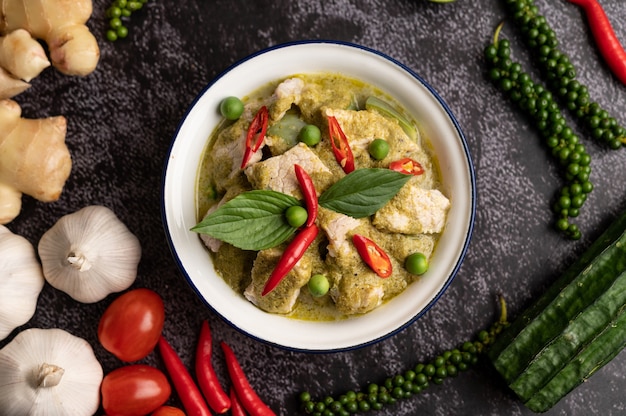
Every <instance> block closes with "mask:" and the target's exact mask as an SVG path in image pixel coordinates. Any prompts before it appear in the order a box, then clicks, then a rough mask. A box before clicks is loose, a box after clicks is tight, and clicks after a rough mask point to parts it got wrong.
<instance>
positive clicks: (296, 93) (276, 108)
mask: <svg viewBox="0 0 626 416" xmlns="http://www.w3.org/2000/svg"><path fill="white" fill-rule="evenodd" d="M303 89H304V81H303V80H302V79H300V78H288V79H286V80H284V81H283V82H281V83H280V84H278V86H277V87H276V89H275V90H274V94H273V95H272V103H271V104H270V106H269V108H268V111H269V116H270V119H272V120H274V121H276V120H280V119H281V118H283V116H284V115H285V113H286V112H287V111H288V110H289V109H290V108H291V106H292V105H298V104H299V103H300V98H301V97H302V90H303Z"/></svg>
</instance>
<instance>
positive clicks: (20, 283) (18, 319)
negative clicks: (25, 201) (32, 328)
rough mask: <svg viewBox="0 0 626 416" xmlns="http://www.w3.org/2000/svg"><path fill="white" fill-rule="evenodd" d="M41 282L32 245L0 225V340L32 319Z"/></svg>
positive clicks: (39, 267) (37, 261)
mask: <svg viewBox="0 0 626 416" xmlns="http://www.w3.org/2000/svg"><path fill="white" fill-rule="evenodd" d="M44 282H45V280H44V276H43V272H42V269H41V265H40V264H39V260H37V255H36V253H35V248H34V247H33V246H32V244H31V243H30V242H29V241H28V240H27V239H25V238H24V237H22V236H20V235H17V234H13V233H12V232H11V231H10V230H9V229H8V228H6V227H5V226H3V225H0V340H2V339H4V338H6V337H7V336H8V335H9V334H10V333H11V331H13V330H14V329H15V328H17V327H18V326H20V325H23V324H25V323H26V322H28V321H29V320H30V318H32V316H33V315H34V314H35V309H36V308H37V299H38V298H39V293H41V290H42V289H43V285H44Z"/></svg>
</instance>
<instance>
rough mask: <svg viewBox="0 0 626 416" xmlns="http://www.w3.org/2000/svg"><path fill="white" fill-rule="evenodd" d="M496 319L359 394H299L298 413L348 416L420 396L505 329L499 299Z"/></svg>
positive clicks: (502, 304)
mask: <svg viewBox="0 0 626 416" xmlns="http://www.w3.org/2000/svg"><path fill="white" fill-rule="evenodd" d="M499 301H500V317H499V319H498V320H497V321H496V322H495V323H494V324H493V325H492V326H491V328H490V329H489V330H482V331H480V332H479V333H478V335H477V337H476V339H475V340H474V341H466V342H463V343H461V344H460V345H459V346H458V347H457V348H454V349H451V350H448V351H445V352H443V353H442V354H440V355H438V356H437V357H435V358H434V359H433V360H431V361H429V362H426V363H418V364H417V365H415V366H414V367H413V368H410V369H408V370H406V371H405V372H403V373H399V374H395V375H392V376H390V377H388V378H386V379H385V380H384V381H383V382H382V384H377V383H370V384H368V385H366V386H365V388H364V389H363V390H360V391H348V392H346V393H344V394H341V395H339V396H335V397H333V396H326V397H324V398H322V399H321V400H313V398H312V396H311V394H310V393H309V392H302V393H300V395H299V400H300V404H301V408H302V411H303V412H304V413H305V414H308V415H313V416H344V415H345V416H348V415H352V414H355V413H361V412H367V411H370V410H380V409H382V408H383V407H384V406H385V405H392V404H394V403H396V402H397V401H398V400H401V399H408V398H410V397H412V396H414V395H416V394H419V393H421V392H422V391H424V390H425V389H426V388H428V387H429V386H432V385H433V384H437V385H438V384H441V383H443V381H444V380H445V379H446V378H450V377H456V376H457V375H458V373H459V372H461V371H465V370H467V369H468V368H469V367H470V366H472V365H474V364H476V363H477V362H478V358H479V356H480V355H481V354H482V353H484V352H486V350H487V348H488V347H489V346H490V345H491V344H493V342H494V341H495V339H496V337H497V336H498V334H500V333H501V332H502V331H503V330H504V328H506V327H507V326H508V324H509V323H508V320H507V313H506V304H505V302H504V298H502V297H500V299H499Z"/></svg>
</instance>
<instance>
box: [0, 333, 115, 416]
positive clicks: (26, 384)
mask: <svg viewBox="0 0 626 416" xmlns="http://www.w3.org/2000/svg"><path fill="white" fill-rule="evenodd" d="M102 377H103V371H102V366H101V365H100V363H99V362H98V360H97V359H96V356H95V355H94V352H93V349H92V348H91V346H90V345H89V343H88V342H87V341H85V340H84V339H82V338H79V337H76V336H74V335H72V334H70V333H69V332H66V331H64V330H62V329H56V328H54V329H39V328H31V329H26V330H24V331H22V332H20V333H19V334H17V336H16V337H15V338H14V339H13V340H12V341H11V342H10V343H9V344H7V345H6V346H5V347H4V348H3V349H1V350H0V409H2V415H3V416H38V415H41V416H44V415H45V416H56V415H58V416H61V415H72V416H82V415H85V416H91V415H93V414H95V413H96V411H97V410H98V406H99V404H100V383H101V382H102Z"/></svg>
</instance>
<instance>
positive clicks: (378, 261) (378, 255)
mask: <svg viewBox="0 0 626 416" xmlns="http://www.w3.org/2000/svg"><path fill="white" fill-rule="evenodd" d="M352 242H353V243H354V246H355V247H356V250H357V251H358V252H359V255H360V256H361V258H362V259H363V261H364V262H365V263H367V265H368V266H370V268H371V269H372V270H373V271H374V273H376V274H377V275H379V276H380V277H389V276H391V272H392V270H393V269H392V266H391V260H389V256H388V255H387V253H385V251H384V250H383V249H382V248H380V247H379V246H378V245H377V244H376V243H375V242H373V241H372V240H370V239H369V238H367V237H364V236H362V235H360V234H354V235H353V236H352Z"/></svg>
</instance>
